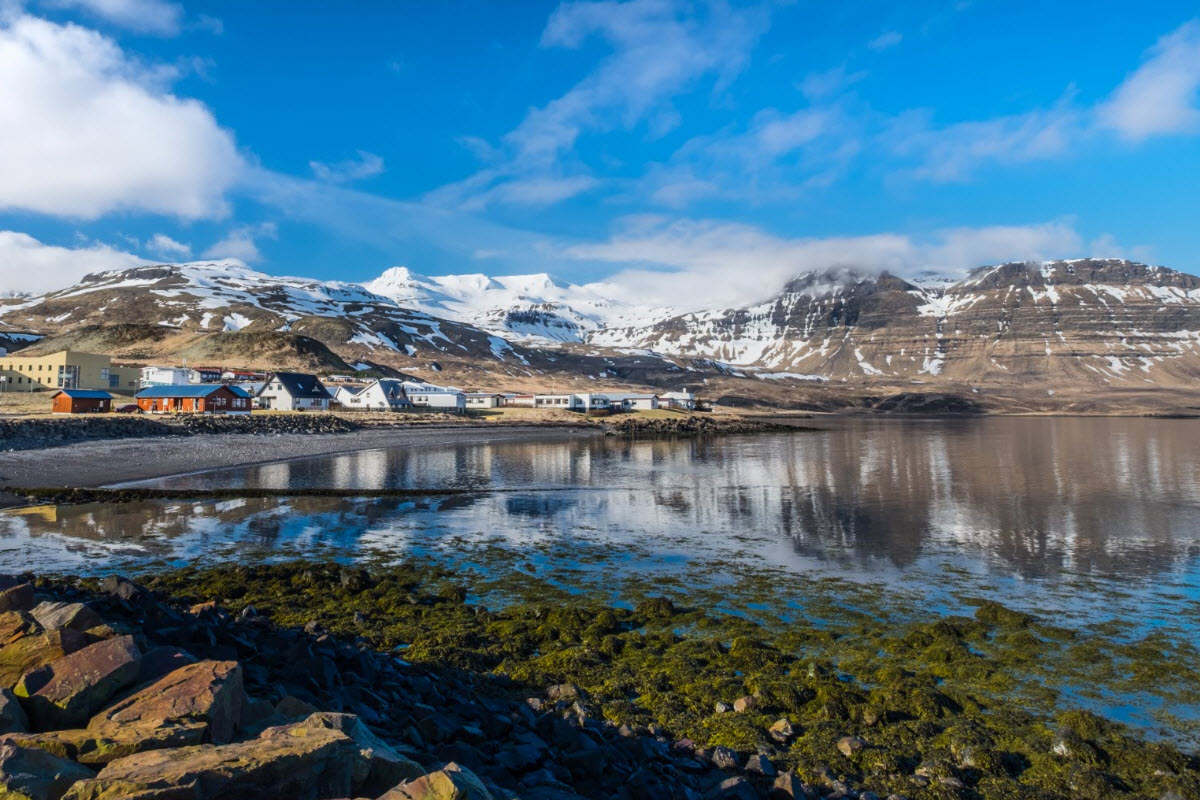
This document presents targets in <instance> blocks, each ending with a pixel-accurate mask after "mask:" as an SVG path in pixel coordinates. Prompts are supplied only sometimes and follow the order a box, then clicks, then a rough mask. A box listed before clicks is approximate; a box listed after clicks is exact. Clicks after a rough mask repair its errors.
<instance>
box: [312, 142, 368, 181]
mask: <svg viewBox="0 0 1200 800" xmlns="http://www.w3.org/2000/svg"><path fill="white" fill-rule="evenodd" d="M308 166H309V167H310V168H311V169H312V171H313V175H314V176H316V178H317V180H319V181H325V182H326V183H349V182H351V181H358V180H362V179H364V178H373V177H375V176H376V175H381V174H383V158H382V157H381V156H377V155H375V154H374V153H368V152H367V151H366V150H359V151H358V157H357V158H348V159H346V160H345V161H339V162H337V163H336V164H324V163H322V162H320V161H310V162H308Z"/></svg>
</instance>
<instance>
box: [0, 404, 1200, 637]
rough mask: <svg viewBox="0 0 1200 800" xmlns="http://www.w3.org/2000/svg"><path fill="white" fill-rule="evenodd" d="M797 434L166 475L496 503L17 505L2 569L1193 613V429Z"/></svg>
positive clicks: (953, 424) (361, 455)
mask: <svg viewBox="0 0 1200 800" xmlns="http://www.w3.org/2000/svg"><path fill="white" fill-rule="evenodd" d="M816 424H818V425H821V426H822V427H823V428H824V430H822V431H820V432H816V433H812V432H797V433H787V434H779V435H774V434H772V435H757V436H745V437H725V438H714V439H700V440H693V439H670V440H638V441H631V440H627V439H620V438H613V437H606V438H596V439H591V440H579V441H570V442H536V441H534V442H497V443H490V444H488V443H485V444H469V445H455V444H446V445H445V446H437V447H424V448H420V449H416V448H392V449H386V450H372V451H364V452H358V453H350V454H344V455H336V456H323V457H319V458H313V459H307V460H301V461H293V462H286V463H277V464H267V465H260V466H254V467H246V468H239V469H232V470H222V471H216V472H208V473H201V474H195V475H187V476H179V477H174V478H167V479H162V480H158V481H154V482H151V483H148V484H143V485H156V486H168V487H173V488H204V489H213V488H228V487H265V488H309V487H312V488H338V489H357V488H364V489H379V488H444V487H455V488H477V489H484V490H486V489H503V490H505V491H502V492H494V493H489V492H481V493H479V494H469V495H458V496H450V497H445V496H443V497H430V498H427V499H418V500H411V499H394V498H384V499H367V500H363V499H345V498H291V499H261V500H260V499H256V500H227V501H211V502H209V501H205V502H179V501H170V502H167V501H162V502H146V503H136V504H122V505H101V504H96V505H83V506H60V507H53V506H44V507H38V508H33V509H22V510H19V511H17V512H10V513H6V514H3V515H0V571H12V570H20V569H38V570H64V571H75V572H96V571H103V570H109V569H121V570H126V571H131V572H133V571H137V568H138V565H145V564H148V563H152V562H160V561H161V562H166V563H172V564H179V563H189V562H192V561H195V560H203V559H222V558H236V559H238V560H248V559H253V558H293V557H297V556H302V555H305V554H310V553H317V552H321V553H325V554H333V555H336V556H338V557H343V558H353V557H358V556H367V555H370V556H379V555H381V554H382V555H398V556H403V555H407V554H411V553H436V554H438V555H439V557H446V558H449V559H450V560H453V559H454V558H460V559H465V560H470V559H472V558H473V555H472V553H475V554H478V553H479V552H482V550H483V549H486V550H489V551H494V550H495V549H497V548H501V549H503V548H510V549H512V550H513V551H514V552H518V553H525V554H527V556H528V561H527V566H528V567H529V568H531V569H532V568H536V565H537V562H538V561H539V560H540V559H547V558H553V557H554V554H555V553H558V554H560V555H562V556H563V557H565V558H571V557H572V556H571V554H572V553H573V552H574V550H573V548H585V549H587V551H588V553H589V557H588V559H587V565H585V566H582V569H581V571H582V572H587V571H588V570H589V569H590V570H594V571H604V570H619V571H620V572H621V574H629V573H638V572H646V573H654V572H658V573H662V574H669V573H671V572H672V571H675V570H680V569H683V568H684V567H685V566H686V565H695V564H696V563H697V562H703V563H705V564H710V565H711V564H718V565H719V564H722V563H729V564H738V565H740V566H741V567H743V568H744V567H746V566H749V567H753V566H754V565H756V564H761V565H764V566H770V567H780V568H783V569H786V570H788V571H789V572H792V573H796V574H805V575H813V576H829V575H834V576H840V577H843V578H846V579H848V580H851V581H861V582H869V583H872V584H878V583H888V584H893V585H895V586H897V587H898V588H903V589H904V590H906V591H910V592H916V593H918V594H921V595H924V596H925V597H926V598H927V602H928V603H929V606H930V607H935V608H942V607H947V606H950V605H953V603H952V601H951V600H950V599H949V592H950V591H951V587H950V584H951V583H953V584H954V586H955V587H957V588H958V589H961V588H962V586H963V582H964V581H965V582H966V583H967V584H968V585H969V588H970V590H971V591H972V592H974V593H976V594H990V595H993V596H996V597H997V598H998V599H1001V600H1003V601H1004V602H1006V603H1009V604H1012V605H1017V606H1026V607H1029V608H1032V609H1035V610H1042V611H1054V612H1062V613H1070V614H1080V613H1084V614H1086V613H1093V612H1094V611H1095V610H1096V609H1103V610H1104V611H1111V612H1120V613H1123V614H1124V615H1126V616H1127V617H1133V618H1136V619H1138V620H1139V621H1140V622H1141V623H1143V624H1146V625H1149V626H1154V625H1155V624H1156V620H1157V619H1159V618H1163V619H1169V618H1172V617H1174V616H1176V615H1179V614H1187V615H1189V616H1190V615H1196V614H1197V608H1198V606H1200V423H1197V422H1193V421H1189V420H1151V419H1110V418H1095V419H1092V418H988V419H952V420H920V421H891V420H888V421H862V420H828V421H818V422H817V423H816ZM713 574H714V575H718V576H719V574H720V570H716V571H715V572H714V573H713ZM947 576H953V578H954V580H953V581H948V579H947ZM714 579H717V578H714Z"/></svg>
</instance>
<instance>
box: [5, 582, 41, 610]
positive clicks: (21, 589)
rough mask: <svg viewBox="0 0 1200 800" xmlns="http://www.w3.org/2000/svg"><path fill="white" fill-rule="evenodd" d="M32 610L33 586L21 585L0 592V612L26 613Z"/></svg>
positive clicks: (29, 584)
mask: <svg viewBox="0 0 1200 800" xmlns="http://www.w3.org/2000/svg"><path fill="white" fill-rule="evenodd" d="M31 608H33V584H31V583H21V584H17V585H16V586H11V587H9V588H7V589H5V590H3V591H0V611H28V610H29V609H31Z"/></svg>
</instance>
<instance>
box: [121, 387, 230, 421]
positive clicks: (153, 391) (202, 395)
mask: <svg viewBox="0 0 1200 800" xmlns="http://www.w3.org/2000/svg"><path fill="white" fill-rule="evenodd" d="M134 399H136V400H137V404H138V408H140V409H141V410H142V411H144V412H145V413H147V414H249V413H250V395H249V394H247V393H246V392H244V391H243V390H241V389H239V388H238V387H236V386H229V385H227V384H224V383H217V384H203V383H202V384H193V385H190V386H147V387H146V388H145V389H142V390H141V391H140V392H138V393H137V394H136V395H134Z"/></svg>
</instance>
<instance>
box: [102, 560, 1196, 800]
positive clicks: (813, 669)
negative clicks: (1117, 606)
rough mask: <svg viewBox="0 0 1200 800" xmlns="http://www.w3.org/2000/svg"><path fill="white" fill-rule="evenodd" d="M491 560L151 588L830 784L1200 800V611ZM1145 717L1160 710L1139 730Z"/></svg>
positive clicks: (219, 569) (165, 581) (175, 575)
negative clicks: (1173, 613)
mask: <svg viewBox="0 0 1200 800" xmlns="http://www.w3.org/2000/svg"><path fill="white" fill-rule="evenodd" d="M491 552H493V553H495V556H494V557H489V556H487V555H486V554H484V553H483V552H480V553H477V554H476V555H477V557H478V558H477V560H476V561H475V563H474V564H473V565H471V566H465V565H463V564H461V563H459V564H456V565H450V564H445V563H441V564H439V563H438V562H437V561H436V560H433V559H429V558H423V559H419V560H417V559H414V560H407V561H404V562H402V563H391V564H386V563H382V562H380V563H376V564H370V565H367V566H357V565H355V566H351V565H337V564H332V563H329V562H327V561H323V562H314V561H297V562H285V563H277V564H261V565H256V566H233V565H217V566H210V567H198V568H185V569H178V570H172V571H166V572H157V573H154V574H147V575H144V576H141V578H142V580H144V581H145V582H146V584H147V585H148V586H150V587H152V588H154V589H156V590H158V591H160V592H162V593H164V594H167V595H169V596H172V597H174V598H178V599H180V600H181V601H183V602H186V603H199V602H206V601H210V600H211V601H216V602H217V603H219V604H221V605H223V606H225V607H227V608H229V609H230V610H231V611H234V612H236V611H237V610H238V609H241V608H244V607H247V606H252V607H253V608H254V609H256V610H257V612H258V613H261V614H266V615H269V616H270V617H271V618H272V619H273V620H274V621H275V622H276V623H277V624H280V625H288V626H296V627H299V626H303V625H305V624H308V623H311V622H313V621H316V622H318V623H319V624H320V625H321V626H323V627H325V628H327V629H328V630H329V631H330V632H331V633H332V634H334V635H335V636H340V637H346V638H347V639H356V638H357V639H361V640H363V641H365V642H368V643H369V644H370V645H371V646H372V647H373V648H375V649H378V650H381V651H385V652H388V651H390V652H395V653H396V654H397V655H398V657H401V658H403V659H404V660H405V661H407V662H410V663H413V664H416V665H427V666H430V667H437V668H454V669H461V670H465V671H468V672H473V673H477V674H489V675H493V676H502V677H503V678H505V679H507V680H510V681H512V682H513V684H515V685H519V686H522V687H535V688H536V689H537V690H538V691H541V690H544V689H545V687H548V686H552V685H556V684H573V685H574V686H577V687H579V688H580V689H581V690H582V691H583V692H584V693H585V694H586V696H587V697H588V698H590V700H591V701H592V703H593V704H594V705H595V707H598V708H599V709H600V711H601V713H602V714H603V716H604V718H605V719H607V720H608V721H610V722H612V723H614V724H617V725H628V726H631V727H634V728H640V729H648V730H651V731H660V732H662V733H664V734H665V735H666V736H668V737H670V738H672V739H675V740H690V741H691V742H692V743H694V744H695V745H696V746H708V747H715V746H725V747H729V748H732V749H734V750H736V751H739V752H742V753H755V752H759V753H764V754H767V755H769V757H770V758H771V760H772V762H774V763H775V764H777V765H781V766H786V767H788V768H790V769H793V770H795V771H796V772H797V774H799V775H800V776H801V778H802V779H803V780H805V781H808V782H811V783H814V784H817V785H821V784H824V783H828V782H829V781H830V780H838V779H842V780H846V781H848V782H851V783H853V784H854V785H858V786H863V787H868V788H870V789H871V790H873V791H875V792H877V793H881V794H882V793H900V794H904V795H907V796H911V797H941V796H958V795H959V794H960V793H961V791H962V790H966V791H968V792H970V793H971V794H972V795H973V796H977V797H982V798H1008V797H1109V796H1113V797H1147V798H1148V797H1154V798H1159V797H1171V796H1176V797H1183V798H1191V797H1200V759H1198V758H1197V756H1196V754H1195V750H1196V742H1197V736H1198V734H1200V727H1198V726H1197V724H1196V719H1195V717H1194V716H1190V715H1188V714H1180V713H1178V712H1179V711H1180V710H1181V709H1193V710H1194V709H1196V708H1197V707H1198V704H1200V669H1198V665H1200V657H1198V655H1200V654H1198V653H1197V649H1196V646H1195V644H1194V642H1192V641H1191V640H1190V637H1189V636H1188V635H1187V632H1188V631H1189V630H1195V627H1194V626H1195V624H1196V621H1197V620H1196V618H1195V616H1194V612H1195V609H1193V617H1192V618H1190V619H1179V620H1177V621H1176V623H1175V626H1164V627H1162V628H1158V629H1155V630H1147V629H1145V628H1144V626H1139V625H1133V624H1130V625H1125V624H1122V623H1121V622H1120V621H1117V620H1108V621H1107V622H1106V623H1105V624H1104V625H1098V626H1094V627H1090V628H1083V629H1080V628H1073V627H1068V626H1064V625H1061V624H1056V622H1055V621H1053V620H1050V619H1045V618H1042V617H1039V616H1038V615H1036V614H1030V613H1026V612H1024V611H1019V610H1015V609H1012V608H1009V607H1006V606H1005V605H1002V604H1000V603H997V602H995V601H990V600H983V599H980V598H974V597H970V596H962V597H961V598H959V601H960V603H961V607H960V609H959V611H958V613H948V612H943V611H939V610H932V609H926V608H921V607H920V606H919V605H916V604H914V603H913V602H911V600H912V598H905V597H903V596H900V595H897V593H895V592H893V591H881V590H876V589H872V588H871V587H869V586H860V585H853V584H850V583H847V582H845V581H841V580H823V579H817V580H806V579H805V578H803V577H801V576H786V575H781V574H755V575H749V574H742V575H730V576H729V579H728V580H727V581H726V582H725V583H724V584H723V585H721V586H719V587H718V586H710V588H700V589H696V590H691V589H689V588H688V586H689V580H688V577H687V576H686V575H681V576H679V577H678V579H677V580H675V581H672V582H669V583H666V584H664V583H661V582H658V581H647V580H645V579H643V578H631V579H628V580H625V579H622V577H621V575H620V570H619V568H618V567H616V566H615V565H610V566H613V567H614V568H613V569H612V570H611V571H609V572H607V574H605V575H600V574H598V573H596V572H594V571H585V570H579V571H578V573H571V572H564V571H563V570H562V569H560V568H558V567H553V566H551V567H547V568H546V569H544V570H539V569H532V570H531V569H530V563H529V562H527V561H523V560H522V559H523V558H524V556H523V555H522V554H520V553H516V552H505V551H504V550H503V549H502V548H498V549H495V550H493V551H491ZM592 556H593V557H596V558H600V557H602V556H601V555H600V554H595V553H594V554H592ZM588 557H589V555H588V554H587V553H583V552H575V553H572V554H571V560H573V561H576V562H578V561H581V560H586V559H587V558H588ZM534 573H538V574H534ZM583 575H591V576H592V578H591V579H590V580H589V579H586V578H585V579H583V580H577V579H579V578H581V576H583ZM947 580H948V581H951V582H952V581H953V576H950V575H948V576H947ZM85 583H86V582H85ZM1176 626H1177V627H1176ZM527 690H528V688H527ZM1128 707H1136V708H1137V709H1139V710H1141V711H1146V712H1148V714H1146V715H1141V714H1130V715H1128V718H1127V719H1126V720H1125V721H1122V720H1121V717H1122V714H1123V711H1122V710H1123V709H1126V708H1128ZM781 720H786V725H783V724H781V723H780V721H781ZM784 729H787V730H788V731H789V733H787V734H786V735H785V734H783V733H781V731H783V730H784ZM846 737H852V738H853V739H855V740H856V741H857V742H860V743H861V745H862V746H861V747H859V746H858V744H854V745H845V746H841V745H844V743H845V741H846ZM846 750H851V751H853V752H849V753H847V752H845V751H846Z"/></svg>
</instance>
